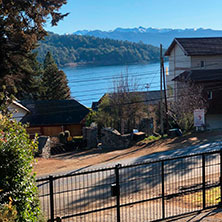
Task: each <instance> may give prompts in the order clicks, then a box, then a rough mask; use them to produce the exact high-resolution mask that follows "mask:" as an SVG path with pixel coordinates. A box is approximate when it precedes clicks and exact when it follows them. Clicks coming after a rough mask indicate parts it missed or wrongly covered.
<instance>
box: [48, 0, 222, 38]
mask: <svg viewBox="0 0 222 222" xmlns="http://www.w3.org/2000/svg"><path fill="white" fill-rule="evenodd" d="M61 12H69V13H70V14H69V15H68V17H66V18H65V19H64V21H60V22H59V24H58V26H57V27H50V25H47V26H46V29H47V30H48V31H53V32H55V33H59V34H64V33H72V32H74V31H76V30H83V29H89V30H94V29H101V30H112V29H115V28H117V27H123V28H132V27H138V26H143V27H154V28H199V27H202V28H212V29H218V30H222V0H68V3H67V5H65V6H63V7H62V10H61Z"/></svg>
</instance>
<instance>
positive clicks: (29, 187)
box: [0, 116, 41, 222]
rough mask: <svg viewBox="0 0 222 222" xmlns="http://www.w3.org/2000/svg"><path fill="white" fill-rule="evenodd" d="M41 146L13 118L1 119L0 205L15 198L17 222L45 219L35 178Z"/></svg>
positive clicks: (13, 203) (13, 204)
mask: <svg viewBox="0 0 222 222" xmlns="http://www.w3.org/2000/svg"><path fill="white" fill-rule="evenodd" d="M36 150H37V142H36V139H35V140H30V138H29V135H28V134H27V133H26V130H25V128H24V126H22V125H21V124H20V123H18V122H17V121H15V120H12V119H10V118H9V117H5V116H4V117H2V118H1V119H0V175H1V180H0V189H1V190H2V193H1V197H2V198H1V199H0V204H5V203H7V201H8V200H9V198H12V200H13V202H12V206H15V207H16V210H17V219H16V221H19V222H20V221H22V222H23V221H36V222H37V221H39V216H40V215H41V211H40V204H39V199H38V190H37V186H36V183H35V175H33V174H32V169H33V167H32V164H33V162H34V156H33V154H34V152H35V151H36Z"/></svg>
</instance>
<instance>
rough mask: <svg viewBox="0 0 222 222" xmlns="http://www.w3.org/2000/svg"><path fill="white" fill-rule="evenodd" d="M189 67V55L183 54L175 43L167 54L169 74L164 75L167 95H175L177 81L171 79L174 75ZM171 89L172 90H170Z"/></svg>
mask: <svg viewBox="0 0 222 222" xmlns="http://www.w3.org/2000/svg"><path fill="white" fill-rule="evenodd" d="M190 67H191V57H190V56H186V55H184V52H183V50H182V49H181V48H180V47H179V46H178V45H177V44H176V45H175V47H174V48H173V49H172V51H171V54H170V56H169V75H167V76H166V81H167V89H168V91H167V92H168V96H169V97H171V96H172V97H173V96H174V95H176V91H177V88H178V85H177V82H176V81H172V79H174V78H175V77H176V76H178V75H180V74H181V73H182V72H184V71H186V70H188V69H189V68H190ZM170 89H172V91H171V90H170Z"/></svg>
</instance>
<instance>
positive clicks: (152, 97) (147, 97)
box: [91, 90, 161, 111]
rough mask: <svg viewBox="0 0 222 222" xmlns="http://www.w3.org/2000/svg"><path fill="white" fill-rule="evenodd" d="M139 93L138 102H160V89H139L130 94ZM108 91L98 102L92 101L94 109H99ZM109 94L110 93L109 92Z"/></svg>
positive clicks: (147, 103)
mask: <svg viewBox="0 0 222 222" xmlns="http://www.w3.org/2000/svg"><path fill="white" fill-rule="evenodd" d="M133 93H134V94H137V96H138V97H139V100H140V101H138V102H142V103H144V104H145V105H157V104H159V102H160V99H161V93H160V90H153V91H138V92H130V94H133ZM107 94H108V93H105V94H104V95H103V96H102V97H101V98H100V99H99V101H98V102H92V106H91V108H92V110H94V111H98V107H99V104H100V103H101V102H102V100H103V98H104V97H105V96H106V95H107ZM108 95H109V94H108Z"/></svg>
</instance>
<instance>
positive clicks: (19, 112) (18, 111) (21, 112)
mask: <svg viewBox="0 0 222 222" xmlns="http://www.w3.org/2000/svg"><path fill="white" fill-rule="evenodd" d="M8 111H9V112H10V113H11V114H12V116H13V118H14V119H16V120H17V121H18V122H19V121H21V120H22V119H23V118H24V117H25V116H26V115H27V114H28V113H29V112H30V111H29V110H28V109H27V108H26V107H25V106H23V105H22V104H21V103H19V102H17V101H15V100H13V101H12V102H11V103H10V104H9V106H8Z"/></svg>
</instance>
